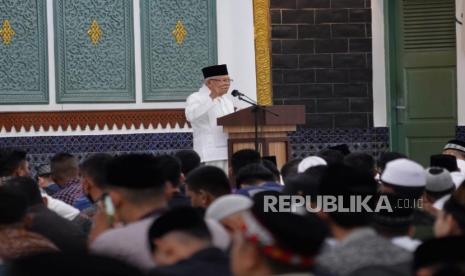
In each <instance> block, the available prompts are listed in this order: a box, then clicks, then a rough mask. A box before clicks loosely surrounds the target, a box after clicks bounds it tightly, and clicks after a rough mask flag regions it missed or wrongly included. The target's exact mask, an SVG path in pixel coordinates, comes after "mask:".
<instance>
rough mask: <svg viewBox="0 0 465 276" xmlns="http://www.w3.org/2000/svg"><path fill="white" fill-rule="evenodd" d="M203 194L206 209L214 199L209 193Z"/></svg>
mask: <svg viewBox="0 0 465 276" xmlns="http://www.w3.org/2000/svg"><path fill="white" fill-rule="evenodd" d="M204 193H205V207H208V206H209V205H210V204H212V202H213V201H215V197H214V196H213V195H212V194H211V193H209V192H204Z"/></svg>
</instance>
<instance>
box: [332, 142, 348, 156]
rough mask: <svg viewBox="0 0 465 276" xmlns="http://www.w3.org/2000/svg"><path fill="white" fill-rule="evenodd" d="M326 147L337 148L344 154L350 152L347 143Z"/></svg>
mask: <svg viewBox="0 0 465 276" xmlns="http://www.w3.org/2000/svg"><path fill="white" fill-rule="evenodd" d="M328 149H332V150H337V151H339V152H341V153H342V154H343V155H344V156H346V155H349V154H350V149H349V146H348V145H347V144H340V145H335V146H332V147H328Z"/></svg>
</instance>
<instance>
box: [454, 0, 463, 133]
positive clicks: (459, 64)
mask: <svg viewBox="0 0 465 276" xmlns="http://www.w3.org/2000/svg"><path fill="white" fill-rule="evenodd" d="M455 3H456V8H457V13H456V16H457V18H458V19H459V20H460V21H462V22H463V21H464V18H462V16H461V14H462V11H463V8H464V7H463V6H464V5H465V3H464V1H463V0H455ZM456 26H457V113H458V114H457V121H458V123H457V124H458V125H459V126H465V78H464V77H463V76H464V75H465V45H464V42H465V37H464V35H465V26H463V25H460V24H456Z"/></svg>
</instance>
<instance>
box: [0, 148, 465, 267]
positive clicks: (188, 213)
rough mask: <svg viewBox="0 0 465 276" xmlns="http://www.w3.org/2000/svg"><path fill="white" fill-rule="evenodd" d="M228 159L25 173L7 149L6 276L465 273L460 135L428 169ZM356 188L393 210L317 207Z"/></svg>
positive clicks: (3, 155)
mask: <svg viewBox="0 0 465 276" xmlns="http://www.w3.org/2000/svg"><path fill="white" fill-rule="evenodd" d="M228 161H229V171H225V170H224V168H223V167H221V168H220V167H215V166H210V165H205V164H202V163H201V159H200V157H199V155H197V153H196V152H195V151H192V150H181V151H178V152H176V153H175V154H174V155H156V154H148V153H130V154H121V155H115V156H113V155H109V154H103V153H101V154H94V155H90V156H89V157H87V158H85V159H84V160H79V159H78V158H77V157H76V156H74V155H72V154H70V153H58V154H56V155H55V156H53V157H52V158H51V160H50V162H49V163H47V164H40V165H38V166H37V167H34V168H32V170H31V168H30V165H29V163H28V156H27V153H26V152H24V151H22V150H17V149H8V150H2V151H1V152H0V177H1V178H0V275H1V276H4V275H5V276H6V275H12V276H16V275H18V276H26V275H47V276H51V275H80V276H82V275H149V276H157V275H205V276H208V275H235V276H254V275H257V276H262V275H263V276H264V275H431V276H432V275H435V276H439V275H465V250H464V248H465V237H464V235H465V185H462V184H463V183H464V180H465V142H464V141H460V140H451V141H449V142H448V143H447V144H446V145H445V147H444V150H443V151H442V152H440V153H438V154H437V155H433V156H431V160H430V165H429V166H428V167H427V168H425V167H423V166H422V165H420V164H418V163H417V162H415V161H413V160H410V159H408V157H407V156H404V155H402V154H400V153H395V152H385V153H382V154H381V155H380V157H379V158H378V159H377V160H375V158H373V157H372V156H371V155H369V154H366V153H360V152H350V151H349V148H348V147H347V145H337V146H334V147H330V148H327V149H324V150H322V151H320V152H318V153H317V154H315V155H313V156H308V157H306V158H303V159H294V160H290V161H288V162H287V163H286V164H285V165H284V166H283V167H282V168H281V169H280V170H279V169H278V168H277V167H276V164H274V163H273V162H271V161H270V160H269V159H265V158H262V157H261V156H260V154H259V153H258V152H256V151H254V150H249V149H246V150H240V151H238V152H236V153H234V154H233V156H232V158H231V159H230V160H228ZM353 196H359V197H361V198H363V201H364V202H363V204H364V205H366V206H371V207H374V206H375V205H376V204H377V203H379V199H381V198H384V199H386V200H387V203H388V205H389V206H392V207H393V208H390V209H389V208H381V209H380V210H377V211H374V212H371V211H368V210H366V209H364V208H357V209H356V210H353V209H352V208H351V209H350V210H349V211H347V208H342V207H346V206H345V205H344V206H339V205H338V208H335V209H334V210H331V211H327V210H323V209H321V208H320V209H318V208H317V207H321V206H320V205H321V204H320V203H321V202H320V201H319V199H321V198H324V197H327V198H329V197H334V198H337V199H338V201H339V200H340V201H341V202H342V201H343V202H344V203H347V202H350V203H351V204H352V203H354V202H355V203H356V201H355V200H352V198H353ZM294 197H299V198H305V199H308V200H306V201H305V202H304V203H302V202H298V203H299V204H298V206H297V202H296V201H292V200H291V201H290V205H287V204H285V202H284V201H281V199H286V198H294ZM365 199H366V200H365ZM270 202H275V203H276V202H278V205H286V206H287V207H290V208H288V209H289V210H290V211H282V210H281V209H279V211H272V210H270V208H268V207H269V203H270ZM355 203H354V204H355ZM359 203H360V202H359ZM384 203H386V202H384ZM363 204H362V205H363ZM279 207H283V206H279Z"/></svg>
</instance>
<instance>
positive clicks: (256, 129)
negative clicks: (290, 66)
mask: <svg viewBox="0 0 465 276" xmlns="http://www.w3.org/2000/svg"><path fill="white" fill-rule="evenodd" d="M237 97H238V99H239V100H241V101H243V102H246V103H248V104H250V105H252V106H253V109H252V112H253V113H254V120H255V151H257V152H259V151H258V111H259V110H262V111H264V112H268V113H270V114H273V115H274V116H276V117H279V114H276V113H274V112H273V111H270V110H268V109H266V107H265V106H262V105H259V104H257V103H256V102H255V101H253V100H252V99H250V98H249V97H247V96H246V95H243V94H238V95H237ZM244 97H246V98H244Z"/></svg>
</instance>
